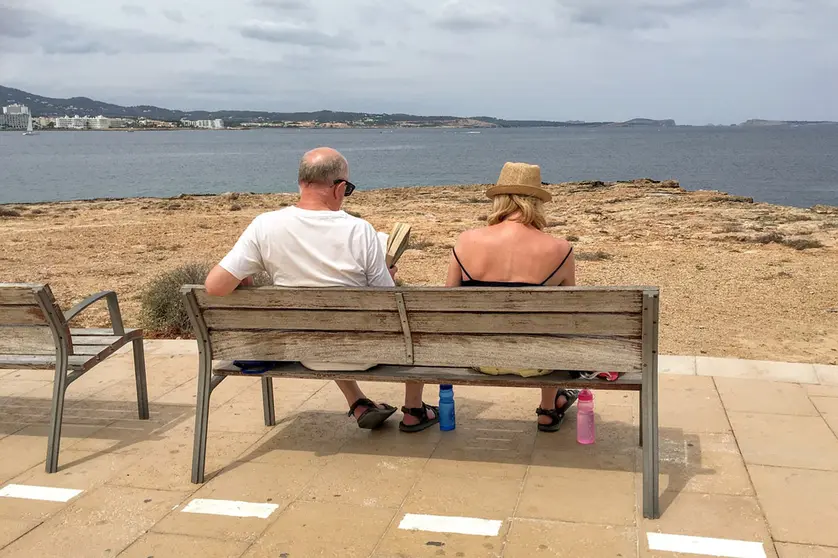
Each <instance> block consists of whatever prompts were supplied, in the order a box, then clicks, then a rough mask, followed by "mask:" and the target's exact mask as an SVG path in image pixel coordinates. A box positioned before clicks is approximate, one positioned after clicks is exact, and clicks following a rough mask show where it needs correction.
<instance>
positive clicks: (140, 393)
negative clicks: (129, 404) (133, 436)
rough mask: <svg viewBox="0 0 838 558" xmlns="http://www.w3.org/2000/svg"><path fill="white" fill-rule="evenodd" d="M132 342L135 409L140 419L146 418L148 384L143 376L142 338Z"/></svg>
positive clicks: (143, 355) (143, 352)
mask: <svg viewBox="0 0 838 558" xmlns="http://www.w3.org/2000/svg"><path fill="white" fill-rule="evenodd" d="M133 344H134V378H135V379H136V380H137V411H138V414H139V416H140V420H146V419H148V384H147V382H146V377H145V351H144V350H143V340H142V338H140V339H135V340H134V341H133Z"/></svg>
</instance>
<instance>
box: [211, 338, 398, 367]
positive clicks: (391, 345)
mask: <svg viewBox="0 0 838 558" xmlns="http://www.w3.org/2000/svg"><path fill="white" fill-rule="evenodd" d="M210 343H211V345H212V358H213V359H216V360H220V359H225V358H226V359H248V360H293V361H299V360H310V361H318V360H319V361H325V362H329V361H332V362H334V361H336V360H343V359H346V362H368V363H369V362H376V363H386V364H410V363H409V362H408V360H407V354H406V351H405V345H404V336H403V335H402V334H401V333H346V332H334V333H327V332H319V331H311V332H309V331H303V332H283V331H223V330H215V331H212V330H211V331H210ZM337 355H340V356H337Z"/></svg>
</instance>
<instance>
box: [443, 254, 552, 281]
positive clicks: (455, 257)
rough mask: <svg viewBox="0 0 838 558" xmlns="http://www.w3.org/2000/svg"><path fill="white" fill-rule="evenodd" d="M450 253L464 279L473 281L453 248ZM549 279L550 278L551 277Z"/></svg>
mask: <svg viewBox="0 0 838 558" xmlns="http://www.w3.org/2000/svg"><path fill="white" fill-rule="evenodd" d="M451 251H452V252H453V253H454V259H455V260H457V264H458V265H459V266H460V269H462V270H463V273H465V274H466V277H468V280H469V281H474V279H472V278H471V275H469V274H468V271H466V268H464V267H463V262H461V261H460V258H458V257H457V251H456V250H454V249H453V248H451ZM556 271H558V270H556ZM550 277H552V275H551V276H550ZM548 279H549V278H548Z"/></svg>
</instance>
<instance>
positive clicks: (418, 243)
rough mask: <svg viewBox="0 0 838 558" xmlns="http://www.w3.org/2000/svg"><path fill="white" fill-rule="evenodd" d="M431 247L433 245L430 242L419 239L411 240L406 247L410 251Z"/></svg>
mask: <svg viewBox="0 0 838 558" xmlns="http://www.w3.org/2000/svg"><path fill="white" fill-rule="evenodd" d="M433 245H434V243H433V242H431V241H430V240H424V239H421V238H419V239H411V241H410V244H408V245H407V247H408V248H410V249H411V250H424V249H425V248H430V247H431V246H433Z"/></svg>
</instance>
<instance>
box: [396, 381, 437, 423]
mask: <svg viewBox="0 0 838 558" xmlns="http://www.w3.org/2000/svg"><path fill="white" fill-rule="evenodd" d="M424 389H425V384H417V383H415V382H407V383H405V384H404V406H405V407H407V408H408V409H419V408H420V407H422V391H423V390H424ZM435 416H436V415H434V412H433V411H431V410H428V418H429V419H433V418H434V417H435ZM402 420H403V422H404V423H405V424H406V425H408V426H413V425H414V424H419V419H418V418H416V417H414V416H413V415H408V414H405V415H404V418H403V419H402Z"/></svg>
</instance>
